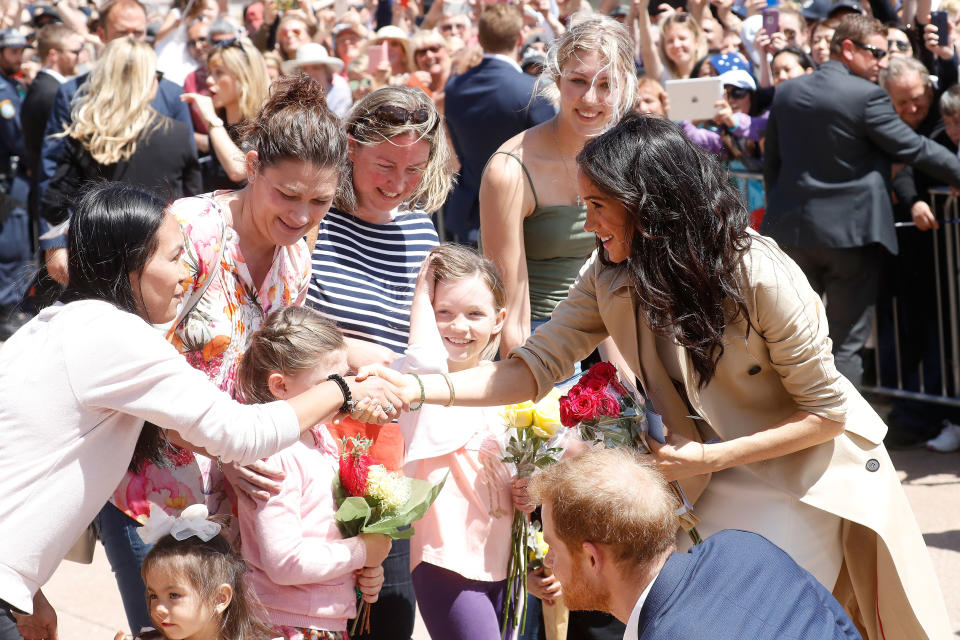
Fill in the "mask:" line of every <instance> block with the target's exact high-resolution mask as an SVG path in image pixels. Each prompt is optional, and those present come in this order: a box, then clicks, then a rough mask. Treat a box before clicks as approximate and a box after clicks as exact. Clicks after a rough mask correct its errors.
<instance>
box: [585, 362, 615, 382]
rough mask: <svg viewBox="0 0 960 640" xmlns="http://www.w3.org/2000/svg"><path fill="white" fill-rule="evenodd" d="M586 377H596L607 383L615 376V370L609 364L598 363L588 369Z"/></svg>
mask: <svg viewBox="0 0 960 640" xmlns="http://www.w3.org/2000/svg"><path fill="white" fill-rule="evenodd" d="M588 375H590V376H596V377H598V378H600V379H601V380H603V381H604V383H607V382H610V381H611V380H613V379H614V378H615V377H616V376H617V368H616V367H615V366H613V365H612V364H610V363H609V362H598V363H597V364H595V365H593V366H592V367H590V371H589V372H588Z"/></svg>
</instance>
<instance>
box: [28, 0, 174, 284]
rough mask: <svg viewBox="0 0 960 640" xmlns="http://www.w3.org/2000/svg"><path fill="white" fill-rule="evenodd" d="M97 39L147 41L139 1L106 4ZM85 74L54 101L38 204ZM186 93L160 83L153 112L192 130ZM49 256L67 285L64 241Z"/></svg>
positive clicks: (50, 246)
mask: <svg viewBox="0 0 960 640" xmlns="http://www.w3.org/2000/svg"><path fill="white" fill-rule="evenodd" d="M97 36H99V38H100V40H102V41H103V43H104V44H106V43H108V42H110V41H111V40H114V39H116V38H122V37H124V36H130V37H132V38H134V39H136V40H145V39H146V37H147V12H146V9H144V7H143V5H142V4H140V2H139V0H107V2H106V3H104V4H103V5H102V6H101V7H100V27H99V29H97ZM86 79H87V76H86V74H84V75H82V76H77V77H76V78H74V79H72V80H68V81H67V82H64V83H63V84H61V85H60V88H59V89H58V90H57V96H56V98H54V101H53V108H52V109H51V110H50V116H49V118H48V119H47V126H46V130H45V135H44V140H43V147H42V149H41V152H40V164H39V166H38V171H37V187H36V196H35V197H36V199H37V201H38V202H39V201H40V200H41V199H42V198H43V193H44V192H45V191H46V190H47V185H48V184H49V183H50V178H52V177H53V173H54V172H55V171H56V170H57V161H58V160H59V159H60V154H61V152H62V151H63V145H64V140H63V138H52V137H51V136H52V135H53V134H56V133H61V132H62V131H63V129H64V125H65V124H66V123H68V122H69V121H70V103H71V102H72V100H73V96H74V95H76V93H77V89H78V88H79V87H80V85H82V84H83V83H84V81H86ZM182 94H183V90H182V89H181V88H180V86H179V85H176V84H174V83H172V82H170V81H169V80H166V79H163V78H161V79H160V82H159V83H158V84H157V95H156V97H155V98H154V99H153V108H154V109H156V110H157V112H158V113H160V114H161V115H165V116H169V117H171V118H173V119H174V120H179V121H180V122H184V123H186V124H187V125H188V126H190V128H191V131H192V130H193V125H192V124H191V122H190V110H189V109H188V108H187V105H186V104H185V103H183V102H181V101H180V96H181V95H182ZM41 248H43V249H44V250H45V252H46V263H47V270H48V271H49V272H50V275H51V276H53V277H54V278H58V276H60V277H62V278H63V282H64V283H65V282H66V280H65V277H66V267H67V252H66V240H65V237H61V239H59V240H57V239H55V240H52V241H46V242H43V243H41Z"/></svg>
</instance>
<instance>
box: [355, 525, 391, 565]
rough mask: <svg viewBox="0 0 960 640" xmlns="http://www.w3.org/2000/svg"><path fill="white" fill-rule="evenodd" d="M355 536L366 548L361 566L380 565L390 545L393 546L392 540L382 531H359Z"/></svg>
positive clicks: (388, 551)
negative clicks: (365, 554)
mask: <svg viewBox="0 0 960 640" xmlns="http://www.w3.org/2000/svg"><path fill="white" fill-rule="evenodd" d="M357 537H358V538H360V540H361V541H362V542H363V546H364V547H365V548H366V550H367V559H366V560H365V561H364V563H363V566H364V567H367V568H372V567H379V566H380V565H382V564H383V561H384V560H386V559H387V555H388V554H389V553H390V547H392V546H393V540H391V539H390V536H385V535H383V534H382V533H361V534H360V535H358V536H357Z"/></svg>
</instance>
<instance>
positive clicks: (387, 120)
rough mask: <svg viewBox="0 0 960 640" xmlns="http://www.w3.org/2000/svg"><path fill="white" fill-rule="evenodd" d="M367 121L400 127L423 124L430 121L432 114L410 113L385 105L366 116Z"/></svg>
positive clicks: (421, 111)
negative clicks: (376, 121) (377, 121)
mask: <svg viewBox="0 0 960 640" xmlns="http://www.w3.org/2000/svg"><path fill="white" fill-rule="evenodd" d="M365 119H367V120H379V121H380V122H382V123H384V124H389V125H393V126H400V125H404V124H407V123H408V122H409V123H410V124H423V123H424V122H426V121H427V120H429V119H430V112H429V111H428V110H426V109H414V110H413V111H410V110H408V109H404V108H403V107H398V106H396V105H392V104H383V105H380V106H379V107H377V108H376V109H374V110H373V111H371V112H370V113H368V114H367V115H366V116H365Z"/></svg>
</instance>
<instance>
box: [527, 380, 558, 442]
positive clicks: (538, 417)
mask: <svg viewBox="0 0 960 640" xmlns="http://www.w3.org/2000/svg"><path fill="white" fill-rule="evenodd" d="M559 428H560V392H559V391H557V390H556V389H554V390H553V391H551V392H550V393H548V394H547V395H546V396H544V397H543V399H542V400H540V402H538V403H537V404H535V405H534V406H533V433H534V434H536V436H537V437H538V438H544V439H547V438H552V437H553V434H555V433H556V432H557V429H559Z"/></svg>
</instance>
